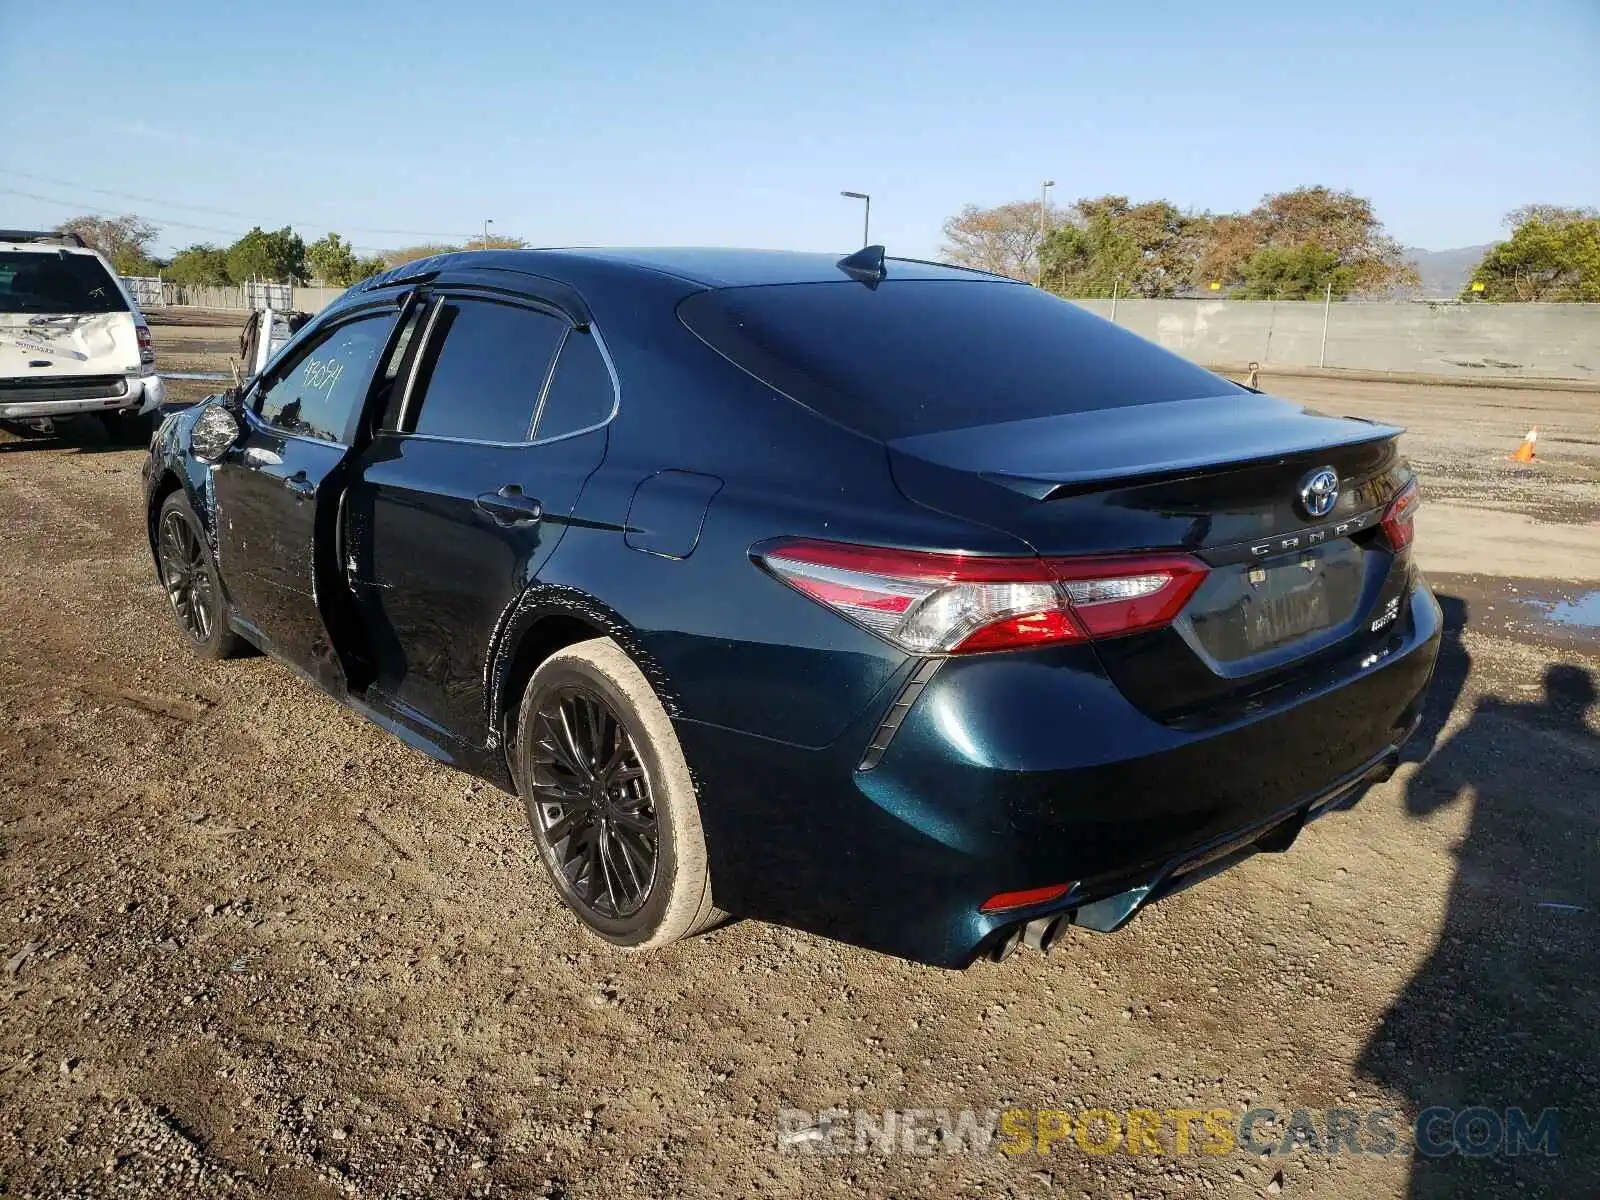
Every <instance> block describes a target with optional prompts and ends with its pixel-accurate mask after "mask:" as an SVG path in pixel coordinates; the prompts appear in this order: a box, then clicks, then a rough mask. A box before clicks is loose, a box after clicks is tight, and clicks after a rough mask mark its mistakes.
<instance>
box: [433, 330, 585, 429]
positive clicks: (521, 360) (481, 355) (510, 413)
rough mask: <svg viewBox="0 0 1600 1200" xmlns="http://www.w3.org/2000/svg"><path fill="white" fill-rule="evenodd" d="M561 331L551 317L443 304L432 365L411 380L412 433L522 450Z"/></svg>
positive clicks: (561, 334)
mask: <svg viewBox="0 0 1600 1200" xmlns="http://www.w3.org/2000/svg"><path fill="white" fill-rule="evenodd" d="M566 331H567V323H566V322H565V321H563V320H562V319H561V318H559V317H554V316H551V315H549V314H548V313H543V312H537V311H535V310H533V309H528V308H518V307H516V306H514V305H510V304H496V303H494V302H492V301H487V300H449V301H446V302H445V305H444V307H443V308H442V309H441V310H440V312H439V317H438V321H437V322H436V324H435V335H434V336H435V341H436V344H438V343H437V339H438V338H439V337H440V336H442V337H443V342H442V344H439V349H438V350H437V352H436V353H434V354H432V355H430V357H431V359H432V362H431V363H429V362H424V363H423V366H422V373H421V376H420V377H419V379H418V387H419V389H420V390H421V408H420V409H419V411H418V414H417V418H416V425H415V428H414V430H413V432H415V433H419V434H432V435H433V436H435V437H451V438H465V439H469V440H471V441H477V442H526V441H528V440H529V438H530V436H531V433H530V431H531V429H532V426H533V417H534V412H535V410H536V409H537V408H538V405H539V393H540V392H542V391H543V390H544V382H545V377H546V376H547V375H549V373H550V360H551V359H552V358H554V357H555V353H556V347H557V346H559V345H560V344H561V338H562V336H563V335H564V334H565V333H566Z"/></svg>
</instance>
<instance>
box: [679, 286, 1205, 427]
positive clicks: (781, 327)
mask: <svg viewBox="0 0 1600 1200" xmlns="http://www.w3.org/2000/svg"><path fill="white" fill-rule="evenodd" d="M890 269H891V270H893V267H892V265H891V267H890ZM678 314H679V316H680V318H681V319H682V320H683V322H684V323H685V324H686V325H688V326H689V328H690V329H692V330H693V331H694V332H695V333H696V334H698V335H699V336H700V337H701V338H702V339H704V340H705V341H706V342H707V343H709V344H710V345H711V346H712V347H713V348H714V349H716V350H718V351H719V352H721V353H722V354H724V355H726V356H727V357H728V358H730V359H731V360H733V362H735V363H737V364H738V365H739V366H741V367H743V368H744V369H745V370H746V371H749V372H750V373H751V374H752V375H754V376H755V377H756V378H758V379H760V380H762V381H763V382H765V383H766V384H768V385H769V386H771V387H773V388H776V389H777V390H778V391H780V392H783V393H785V394H786V395H788V396H791V397H793V398H794V399H796V400H798V401H800V402H801V403H802V404H805V405H806V406H807V407H810V408H813V409H816V410H817V411H818V412H820V413H822V414H823V415H824V416H826V417H830V418H832V419H833V420H835V421H838V422H840V423H841V424H843V425H846V426H849V427H850V428H852V429H856V430H858V431H859V432H861V433H864V434H866V435H868V436H869V437H874V438H878V439H880V440H883V441H892V440H893V439H895V438H902V437H912V436H915V435H917V434H923V433H939V432H942V431H944V430H947V429H963V428H966V427H968V426H972V425H988V424H994V423H998V422H1002V421H1018V420H1024V419H1026V418H1030V417H1045V416H1055V415H1057V414H1061V413H1075V412H1084V411H1087V410H1090V409H1100V408H1122V407H1125V406H1127V405H1132V404H1155V403H1159V402H1161V401H1164V400H1186V399H1191V398H1193V397H1196V396H1216V395H1220V394H1222V393H1225V392H1229V391H1233V390H1234V386H1235V385H1233V384H1231V383H1228V382H1227V381H1226V380H1224V379H1221V378H1219V377H1218V376H1216V375H1213V374H1211V372H1209V371H1205V370H1202V369H1201V368H1199V367H1197V366H1195V365H1194V364H1192V363H1189V362H1186V361H1185V360H1183V359H1181V358H1179V357H1178V356H1177V355H1175V354H1171V353H1169V352H1168V351H1166V350H1163V349H1161V347H1159V346H1156V345H1154V344H1152V343H1150V342H1147V341H1145V340H1144V339H1143V338H1140V337H1136V336H1135V335H1133V334H1131V333H1129V332H1127V331H1126V330H1123V329H1118V328H1117V327H1116V326H1114V325H1112V324H1111V323H1110V322H1108V321H1103V320H1101V319H1100V318H1098V317H1096V316H1094V315H1092V314H1090V313H1088V312H1085V311H1084V310H1083V309H1081V308H1078V307H1077V306H1075V305H1072V304H1069V303H1067V302H1066V301H1065V300H1061V299H1058V298H1056V297H1055V296H1052V295H1049V294H1048V293H1046V292H1041V291H1039V290H1038V289H1036V288H1031V287H1027V286H1024V285H1022V284H1011V283H996V282H985V281H971V282H968V281H966V280H903V281H900V282H896V281H895V280H893V279H892V278H891V279H889V280H888V281H886V282H884V283H882V284H880V285H879V286H878V287H877V289H876V290H873V289H870V288H868V287H866V286H864V285H862V284H859V283H850V282H848V281H841V282H839V283H796V284H778V285H772V286H764V287H741V288H725V289H723V290H720V291H711V292H701V293H699V294H697V295H694V296H691V297H689V298H688V299H687V300H685V301H684V302H683V303H682V304H681V305H680V306H679V308H678Z"/></svg>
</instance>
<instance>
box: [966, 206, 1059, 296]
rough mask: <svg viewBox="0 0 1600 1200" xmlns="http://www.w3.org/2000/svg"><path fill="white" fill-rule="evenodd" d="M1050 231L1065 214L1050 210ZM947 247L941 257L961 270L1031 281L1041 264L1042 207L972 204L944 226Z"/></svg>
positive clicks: (1047, 213) (1047, 219)
mask: <svg viewBox="0 0 1600 1200" xmlns="http://www.w3.org/2000/svg"><path fill="white" fill-rule="evenodd" d="M1045 217H1046V222H1047V225H1048V227H1049V228H1054V227H1055V226H1056V225H1059V224H1060V223H1061V213H1060V212H1059V210H1057V209H1055V208H1051V209H1048V210H1046V214H1045ZM944 237H945V244H944V245H943V246H941V247H939V254H940V256H941V257H942V258H943V259H944V260H945V261H946V262H951V263H955V264H956V265H957V266H961V267H976V268H977V269H978V270H980V271H992V272H994V273H995V274H996V275H1009V276H1010V277H1011V278H1013V279H1025V280H1031V279H1032V278H1033V276H1034V271H1035V269H1036V266H1037V264H1038V261H1039V204H1038V202H1037V201H1028V200H1019V201H1017V202H1016V203H1014V204H1001V205H999V206H997V207H995V208H979V207H978V206H977V205H976V204H969V205H967V206H966V207H965V208H963V209H962V210H961V211H960V212H958V213H957V214H956V215H955V216H953V217H950V218H949V219H948V220H946V221H945V223H944Z"/></svg>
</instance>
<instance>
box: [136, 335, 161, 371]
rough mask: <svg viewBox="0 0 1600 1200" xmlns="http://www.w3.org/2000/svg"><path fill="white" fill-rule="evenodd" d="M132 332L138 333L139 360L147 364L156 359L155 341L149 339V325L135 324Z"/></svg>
mask: <svg viewBox="0 0 1600 1200" xmlns="http://www.w3.org/2000/svg"><path fill="white" fill-rule="evenodd" d="M134 332H135V333H137V334H138V335H139V361H140V362H142V363H144V364H145V365H146V366H149V365H150V364H151V363H153V362H155V360H156V347H155V343H154V342H152V341H151V340H150V326H148V325H135V326H134Z"/></svg>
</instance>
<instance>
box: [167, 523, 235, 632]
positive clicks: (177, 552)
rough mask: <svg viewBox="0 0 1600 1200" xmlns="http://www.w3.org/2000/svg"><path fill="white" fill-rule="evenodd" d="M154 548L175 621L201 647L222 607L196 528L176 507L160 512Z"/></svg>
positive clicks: (216, 621)
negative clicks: (159, 524) (157, 534)
mask: <svg viewBox="0 0 1600 1200" xmlns="http://www.w3.org/2000/svg"><path fill="white" fill-rule="evenodd" d="M157 551H158V553H159V555H160V559H161V582H162V584H163V585H165V587H166V589H167V598H168V599H169V600H171V601H172V611H173V612H174V613H176V614H177V617H178V624H179V625H180V626H181V627H182V629H183V631H184V632H185V633H187V634H188V635H189V637H190V638H191V639H192V640H193V641H194V643H195V644H196V645H197V646H203V645H205V644H206V643H208V642H209V641H211V636H212V633H213V632H214V631H215V630H216V628H217V624H218V621H219V618H220V616H221V611H220V609H221V606H220V605H219V604H218V603H217V600H218V597H217V589H216V585H215V583H213V581H212V578H211V571H210V566H209V564H208V563H207V562H206V557H205V548H204V547H203V546H202V545H201V543H200V534H199V531H198V530H196V529H195V528H194V525H193V524H192V523H191V522H190V521H189V520H187V519H186V518H185V516H184V514H183V513H182V512H181V511H179V510H178V509H175V508H169V509H167V511H166V512H165V513H164V514H163V515H162V518H161V530H160V536H159V539H158V541H157Z"/></svg>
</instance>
